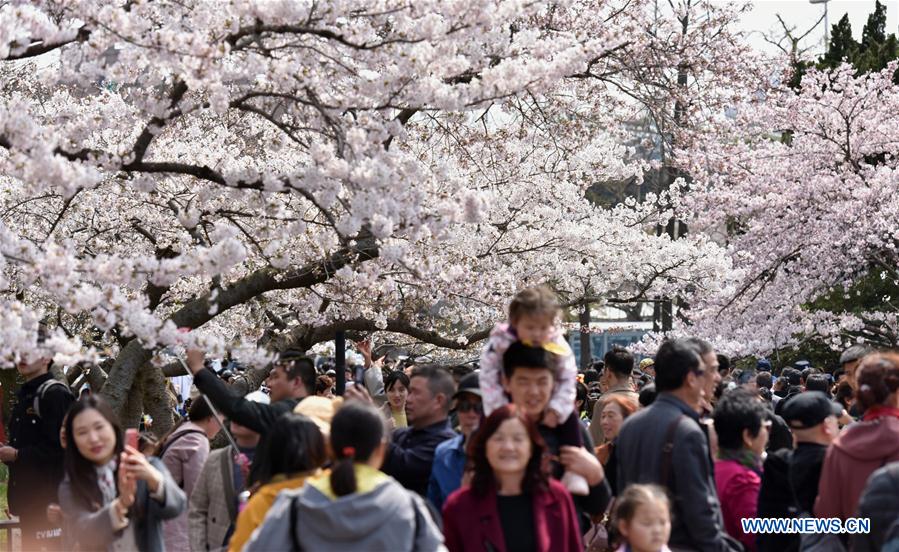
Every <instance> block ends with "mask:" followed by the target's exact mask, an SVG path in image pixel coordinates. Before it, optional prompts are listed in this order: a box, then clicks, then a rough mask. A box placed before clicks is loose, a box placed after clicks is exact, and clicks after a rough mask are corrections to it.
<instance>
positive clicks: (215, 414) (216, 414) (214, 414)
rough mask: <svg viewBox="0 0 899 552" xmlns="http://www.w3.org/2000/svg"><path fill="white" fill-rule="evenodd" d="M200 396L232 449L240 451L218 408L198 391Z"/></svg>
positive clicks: (189, 374) (184, 364)
mask: <svg viewBox="0 0 899 552" xmlns="http://www.w3.org/2000/svg"><path fill="white" fill-rule="evenodd" d="M175 358H177V359H178V362H180V363H181V366H182V367H183V368H184V371H185V372H186V373H187V375H188V376H192V375H193V374H191V371H190V368H188V367H187V363H186V362H184V359H183V358H181V357H180V356H178V355H176V356H175ZM200 396H201V397H203V400H204V401H206V404H207V405H208V406H209V410H211V411H212V417H213V418H215V421H216V422H217V423H218V425H219V427H220V428H222V431H223V432H224V433H225V438H226V439H228V442H229V443H231V446H232V447H234V450H236V451H240V448H238V446H237V442H235V441H234V437H232V436H231V432H230V431H228V428H227V427H225V422H223V421H222V419H221V417H219V412H218V410H216V409H215V406H213V404H212V401H210V400H209V397H207V396H206V395H205V394H203V393H200Z"/></svg>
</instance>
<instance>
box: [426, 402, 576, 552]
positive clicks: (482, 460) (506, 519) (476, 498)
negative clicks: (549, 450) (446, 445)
mask: <svg viewBox="0 0 899 552" xmlns="http://www.w3.org/2000/svg"><path fill="white" fill-rule="evenodd" d="M544 449H545V446H544V444H543V439H541V437H540V434H539V433H538V432H537V427H536V426H535V425H534V423H533V422H531V421H529V420H528V419H527V417H526V416H525V415H524V413H523V412H521V411H519V410H518V409H516V408H515V405H512V404H508V405H505V406H503V407H501V408H498V409H497V410H495V411H494V412H493V413H492V414H491V415H490V417H488V418H487V420H486V421H485V422H484V423H483V425H482V427H481V429H480V430H479V431H478V432H477V434H475V435H474V436H473V440H472V442H471V445H470V446H469V449H468V456H469V459H470V461H471V463H472V465H473V468H474V475H473V477H472V481H471V486H469V487H463V488H461V489H459V490H457V491H456V492H454V493H453V494H451V495H450V496H449V498H447V500H446V503H445V504H444V506H443V530H444V536H445V537H446V546H447V548H449V550H450V552H457V551H458V552H461V551H468V552H507V551H508V552H518V551H534V552H549V551H550V550H553V551H568V552H582V551H583V549H584V546H583V544H582V543H581V533H580V526H579V525H578V520H577V514H576V513H575V509H574V502H572V499H571V495H570V494H568V491H567V490H566V489H565V487H564V486H562V484H560V483H558V482H557V481H555V480H553V479H551V478H550V477H549V473H548V466H547V463H546V462H545V461H544Z"/></svg>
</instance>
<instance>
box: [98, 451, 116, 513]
mask: <svg viewBox="0 0 899 552" xmlns="http://www.w3.org/2000/svg"><path fill="white" fill-rule="evenodd" d="M116 465H117V459H116V458H115V457H113V459H112V460H110V461H109V462H107V463H105V464H103V465H102V466H94V469H96V470H97V486H98V487H100V494H101V495H103V506H106V505H107V504H109V503H110V502H112V501H113V500H115V497H117V496H118V494H119V492H118V490H117V489H116V473H115V470H116Z"/></svg>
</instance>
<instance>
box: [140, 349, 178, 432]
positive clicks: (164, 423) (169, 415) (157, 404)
mask: <svg viewBox="0 0 899 552" xmlns="http://www.w3.org/2000/svg"><path fill="white" fill-rule="evenodd" d="M138 378H139V379H140V382H141V386H142V387H143V403H144V411H145V412H146V413H147V414H149V415H150V417H152V418H153V427H152V428H151V430H152V432H153V434H154V435H156V437H157V438H160V437H162V436H163V435H165V434H166V433H168V431H169V430H170V429H172V426H173V425H174V424H175V414H174V410H173V409H174V406H175V405H173V404H172V397H171V394H170V393H169V392H168V389H167V386H166V380H165V376H164V375H163V374H162V369H161V368H159V367H158V366H153V363H152V362H150V363H147V364H145V365H144V366H143V368H141V370H140V375H139V376H138Z"/></svg>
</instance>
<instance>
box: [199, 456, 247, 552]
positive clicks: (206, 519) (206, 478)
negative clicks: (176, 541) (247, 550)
mask: <svg viewBox="0 0 899 552" xmlns="http://www.w3.org/2000/svg"><path fill="white" fill-rule="evenodd" d="M233 458H234V449H233V448H232V447H230V446H229V447H225V448H221V449H216V450H213V451H212V452H210V453H209V458H208V459H207V460H206V465H205V466H203V472H202V473H201V474H200V478H199V479H198V480H197V484H196V486H195V487H194V492H193V494H192V495H191V497H190V512H189V513H188V515H187V520H188V525H189V527H190V549H191V550H192V551H193V552H206V551H207V550H221V549H223V548H224V544H225V537H226V536H227V535H228V528H229V527H230V526H231V522H232V521H233V520H234V519H235V518H236V517H237V500H236V498H235V494H234V463H233Z"/></svg>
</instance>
